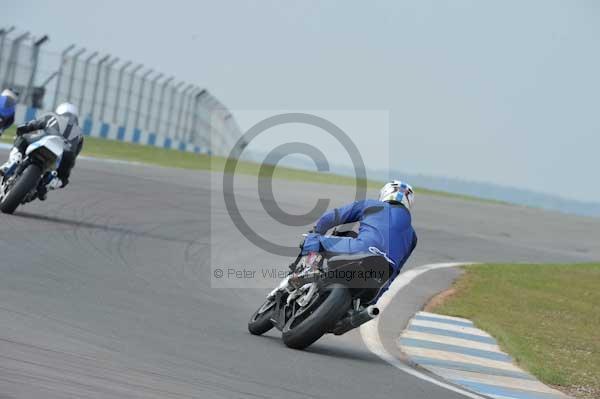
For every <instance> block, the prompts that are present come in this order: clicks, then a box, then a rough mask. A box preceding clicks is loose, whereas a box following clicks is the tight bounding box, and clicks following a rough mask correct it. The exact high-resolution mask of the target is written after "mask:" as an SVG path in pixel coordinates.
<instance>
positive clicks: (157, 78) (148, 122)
mask: <svg viewBox="0 0 600 399" xmlns="http://www.w3.org/2000/svg"><path fill="white" fill-rule="evenodd" d="M163 76H165V75H164V74H162V73H159V74H158V75H156V76H155V77H154V79H152V82H151V86H150V98H148V112H147V113H146V114H147V115H148V118H146V131H148V130H149V129H150V115H152V103H153V102H154V89H155V88H156V82H158V80H159V79H160V78H162V77H163Z"/></svg>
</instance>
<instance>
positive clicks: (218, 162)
mask: <svg viewBox="0 0 600 399" xmlns="http://www.w3.org/2000/svg"><path fill="white" fill-rule="evenodd" d="M14 134H15V128H14V127H12V128H10V129H8V130H7V131H6V132H5V133H4V135H3V136H2V137H1V138H0V142H5V143H12V141H13V140H14ZM82 155H86V156H92V157H97V158H110V159H120V160H127V161H135V162H141V163H147V164H151V165H158V166H165V167H171V168H183V169H194V170H209V171H216V172H222V171H223V170H224V169H225V163H226V161H227V159H226V158H225V157H220V156H209V155H204V154H194V153H189V152H182V151H177V150H167V149H164V148H157V147H149V146H143V145H139V144H132V143H124V142H121V141H116V140H106V139H99V138H95V137H86V138H85V144H84V146H83V151H82ZM273 169H274V170H273ZM259 172H260V164H257V163H254V162H246V161H240V162H239V163H238V165H237V168H236V173H241V174H245V175H252V176H258V175H259V174H260V175H261V176H264V175H265V174H269V173H272V174H273V177H274V178H276V179H286V180H294V181H305V182H313V183H322V184H336V185H345V186H349V185H354V184H355V179H354V178H353V177H348V176H340V175H335V174H331V173H323V172H311V171H307V170H300V169H293V168H286V167H282V166H277V167H274V166H265V168H264V169H263V171H262V172H261V173H259ZM382 185H383V182H379V181H373V180H369V181H367V187H368V188H380V187H381V186H382ZM415 191H416V192H417V194H429V195H438V196H445V197H452V198H460V199H468V200H477V201H488V200H484V199H478V198H474V197H468V196H464V195H459V194H452V193H446V192H442V191H434V190H428V189H423V188H416V189H415ZM492 202H493V201H492Z"/></svg>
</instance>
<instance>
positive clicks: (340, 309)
mask: <svg viewBox="0 0 600 399" xmlns="http://www.w3.org/2000/svg"><path fill="white" fill-rule="evenodd" d="M332 235H334V236H338V237H339V236H342V237H356V233H355V232H353V231H346V232H342V231H337V230H334V232H333V234H332ZM302 245H303V243H302V244H301V247H302ZM372 249H373V250H372V251H371V249H370V252H367V253H361V254H352V255H335V256H328V254H326V253H325V254H322V253H316V252H311V253H309V254H307V255H304V256H302V255H301V253H302V251H301V252H300V255H298V257H297V258H296V260H295V261H294V262H293V263H292V264H291V265H290V270H291V272H290V274H289V275H288V276H287V277H286V278H285V279H284V280H283V281H282V282H281V283H280V284H279V286H278V287H277V288H275V289H274V290H273V291H271V292H270V293H269V295H267V299H266V301H265V302H264V303H263V305H262V306H261V307H260V308H259V309H258V310H257V311H256V312H254V314H253V315H252V316H251V318H250V321H249V323H248V330H249V331H250V333H251V334H254V335H262V334H264V333H266V332H267V331H269V330H271V329H272V328H273V327H275V328H276V329H278V330H279V331H281V332H282V339H283V342H284V343H285V345H286V346H288V347H290V348H293V349H304V348H306V347H308V346H310V345H312V344H313V343H314V342H316V341H317V340H318V339H319V338H321V337H322V336H323V335H325V334H328V333H331V334H334V335H342V334H345V333H347V332H348V331H350V330H353V329H355V328H357V327H359V326H360V325H362V324H364V323H366V322H368V321H370V320H372V319H373V318H375V317H377V315H378V314H379V309H378V308H377V307H376V306H374V305H368V304H369V303H370V302H371V301H373V300H374V299H375V298H376V296H377V294H378V292H379V290H380V288H381V287H382V285H383V284H384V283H385V282H386V281H387V280H388V278H389V277H390V276H391V273H392V271H393V269H392V268H391V265H390V260H389V259H388V258H387V257H386V256H385V254H382V253H381V252H379V251H378V250H377V249H376V248H372ZM349 276H352V278H349Z"/></svg>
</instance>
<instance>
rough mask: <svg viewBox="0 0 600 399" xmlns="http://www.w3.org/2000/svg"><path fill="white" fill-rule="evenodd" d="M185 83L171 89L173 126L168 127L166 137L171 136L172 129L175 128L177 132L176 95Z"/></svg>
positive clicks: (170, 106)
mask: <svg viewBox="0 0 600 399" xmlns="http://www.w3.org/2000/svg"><path fill="white" fill-rule="evenodd" d="M183 84H184V82H179V83H177V84H176V85H175V86H173V87H171V101H170V104H169V116H170V118H169V119H170V120H171V122H172V123H171V125H170V126H167V129H166V135H167V136H168V135H169V132H170V131H171V130H172V129H171V127H172V126H173V127H174V129H175V130H177V125H176V123H177V119H175V93H176V92H177V90H179V88H180V87H181V86H183ZM173 134H175V132H173Z"/></svg>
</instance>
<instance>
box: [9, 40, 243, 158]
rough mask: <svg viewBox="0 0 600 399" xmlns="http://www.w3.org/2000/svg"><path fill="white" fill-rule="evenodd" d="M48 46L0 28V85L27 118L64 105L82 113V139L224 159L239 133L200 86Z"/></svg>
mask: <svg viewBox="0 0 600 399" xmlns="http://www.w3.org/2000/svg"><path fill="white" fill-rule="evenodd" d="M47 41H48V37H47V36H42V37H32V36H31V35H30V34H29V33H28V32H25V33H20V34H19V33H16V32H15V29H14V28H9V29H0V81H1V82H2V87H3V88H6V87H14V88H16V89H17V90H19V91H20V92H21V96H20V99H19V102H20V104H21V107H25V110H24V111H21V113H24V116H23V118H24V119H31V118H33V117H34V116H35V115H36V114H37V113H38V112H39V111H40V110H48V109H54V108H55V107H56V105H57V104H59V103H61V102H64V101H69V102H71V103H74V104H75V105H77V106H78V107H79V113H80V123H82V126H83V130H84V132H85V134H87V135H91V136H96V137H101V138H110V139H117V140H121V141H130V142H135V143H141V144H148V145H154V146H159V147H167V148H174V149H179V150H185V151H194V152H203V153H214V154H222V155H224V154H227V152H228V151H229V150H230V149H231V147H232V146H233V144H234V143H235V141H236V140H237V139H238V138H239V137H240V135H241V134H240V131H239V127H238V125H237V123H236V121H235V118H234V117H233V116H232V115H231V113H230V112H229V111H228V110H227V108H226V107H225V106H224V105H223V104H222V103H220V102H219V100H217V99H216V98H215V97H214V96H213V95H212V94H211V93H210V92H209V91H208V90H206V89H204V88H200V87H198V86H196V85H194V84H190V83H187V82H183V81H179V80H177V79H176V78H175V77H174V76H170V75H167V74H164V73H161V72H159V71H155V70H153V69H152V68H148V67H145V66H144V65H142V64H136V63H134V62H131V61H128V60H121V59H120V58H119V57H114V56H112V55H110V54H100V53H99V52H97V51H90V50H87V49H84V48H80V47H77V46H76V45H71V46H69V47H67V48H66V49H64V51H62V52H61V53H56V52H51V51H46V50H45V49H43V48H42V47H43V46H44V44H45V43H46V42H47Z"/></svg>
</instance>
